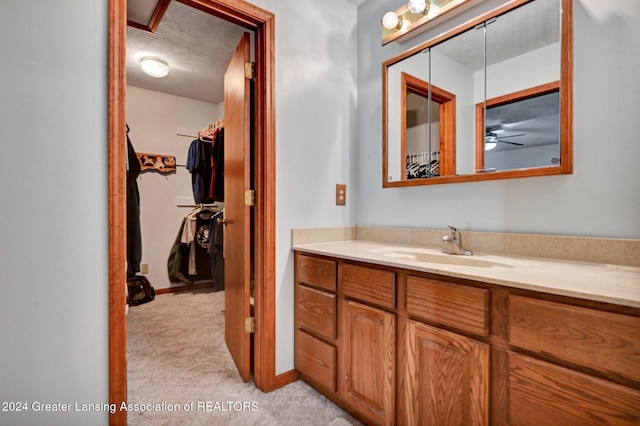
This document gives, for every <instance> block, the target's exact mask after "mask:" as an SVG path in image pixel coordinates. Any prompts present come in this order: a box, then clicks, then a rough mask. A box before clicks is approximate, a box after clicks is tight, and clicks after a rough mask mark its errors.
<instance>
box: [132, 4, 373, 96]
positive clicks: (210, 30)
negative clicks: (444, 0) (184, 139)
mask: <svg viewBox="0 0 640 426" xmlns="http://www.w3.org/2000/svg"><path fill="white" fill-rule="evenodd" d="M320 1H322V0H320ZM345 1H348V2H349V3H352V4H354V5H356V6H358V5H360V4H362V3H364V1H365V0H345ZM159 2H160V0H129V1H128V2H127V19H128V20H129V21H133V22H136V23H138V24H141V25H142V26H148V24H149V22H150V19H151V16H152V14H153V11H154V10H155V8H156V5H157V4H158V3H159ZM244 31H246V30H245V29H244V28H242V27H240V26H238V25H234V24H231V23H229V22H226V21H224V20H222V19H219V18H216V17H214V16H212V15H209V14H207V13H205V12H202V11H199V10H197V9H194V8H192V7H190V6H186V5H184V4H182V3H180V2H179V1H176V0H172V1H171V2H170V4H169V7H168V8H167V10H166V13H165V14H164V16H163V18H162V20H161V21H160V23H159V25H158V26H157V28H156V29H155V31H154V32H153V33H151V32H148V31H144V30H141V29H138V28H135V27H133V26H128V27H127V84H129V85H131V86H136V87H141V88H143V89H148V90H154V91H157V92H163V93H168V94H172V95H176V96H183V97H187V98H192V99H198V100H202V101H206V102H212V103H219V102H222V100H223V77H224V71H225V70H226V68H227V64H228V63H229V61H230V60H231V56H232V55H233V52H234V51H235V48H236V46H237V44H238V42H239V41H240V36H241V34H242V33H243V32H244ZM145 56H156V57H158V58H160V59H163V60H165V61H166V62H168V64H169V67H170V72H169V75H168V76H166V77H164V78H160V79H158V78H153V77H149V76H147V75H146V74H144V73H143V72H142V71H141V70H140V66H139V62H140V59H141V58H143V57H145Z"/></svg>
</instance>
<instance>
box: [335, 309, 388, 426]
mask: <svg viewBox="0 0 640 426" xmlns="http://www.w3.org/2000/svg"><path fill="white" fill-rule="evenodd" d="M341 316H342V321H341V325H342V338H343V346H342V350H343V358H342V365H341V368H342V374H341V377H342V386H341V389H342V390H341V392H342V397H343V398H344V400H345V401H346V402H347V403H349V404H350V405H351V406H352V407H353V408H354V409H356V410H357V411H359V412H360V413H361V414H362V415H364V416H365V417H366V418H367V419H368V420H369V421H370V422H371V423H373V424H376V425H394V424H395V411H396V404H395V402H396V394H395V358H396V353H395V347H396V316H395V314H393V313H390V312H385V311H383V310H381V309H377V308H373V307H370V306H367V305H363V304H361V303H357V302H353V301H350V300H345V301H343V302H342V313H341Z"/></svg>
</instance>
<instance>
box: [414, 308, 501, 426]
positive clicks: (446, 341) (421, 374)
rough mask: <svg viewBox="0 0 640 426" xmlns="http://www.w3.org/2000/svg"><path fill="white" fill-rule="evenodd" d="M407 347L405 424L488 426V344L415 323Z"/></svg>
mask: <svg viewBox="0 0 640 426" xmlns="http://www.w3.org/2000/svg"><path fill="white" fill-rule="evenodd" d="M405 345H406V346H405V351H406V352H405V353H406V360H405V363H404V365H405V373H404V374H405V376H404V377H403V379H404V380H403V382H404V386H405V399H406V400H405V403H404V408H405V416H406V423H407V424H409V425H420V426H422V425H486V424H488V423H489V353H490V348H489V345H487V344H485V343H482V342H477V341H475V340H473V339H470V338H468V337H465V336H461V335H458V334H455V333H451V332H449V331H445V330H441V329H439V328H435V327H431V326H428V325H426V324H423V323H420V322H417V321H414V320H409V321H408V322H407V333H406V342H405Z"/></svg>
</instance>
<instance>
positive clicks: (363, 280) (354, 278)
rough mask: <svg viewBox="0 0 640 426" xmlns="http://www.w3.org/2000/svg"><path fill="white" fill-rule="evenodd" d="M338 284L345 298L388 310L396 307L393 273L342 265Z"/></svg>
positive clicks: (394, 275)
mask: <svg viewBox="0 0 640 426" xmlns="http://www.w3.org/2000/svg"><path fill="white" fill-rule="evenodd" d="M340 284H341V288H342V291H343V294H344V295H345V296H348V297H353V298H355V299H359V300H362V301H363V302H369V303H373V304H375V305H379V306H382V307H385V308H389V309H394V308H395V307H396V274H395V273H393V272H389V271H382V270H378V269H372V268H368V267H364V266H356V265H342V281H341V283H340Z"/></svg>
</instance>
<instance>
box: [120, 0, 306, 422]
mask: <svg viewBox="0 0 640 426" xmlns="http://www.w3.org/2000/svg"><path fill="white" fill-rule="evenodd" d="M176 1H179V2H180V3H183V4H185V5H188V6H191V7H194V8H196V9H198V10H200V11H202V12H206V13H209V14H211V15H214V16H216V17H218V18H221V19H224V20H226V21H229V22H232V23H234V24H236V25H240V26H242V27H244V28H246V29H248V30H250V31H253V33H254V34H255V75H254V84H255V101H256V106H257V108H256V110H255V117H254V119H253V120H252V123H251V124H252V126H253V127H254V128H255V148H254V149H253V156H254V158H255V162H254V164H253V166H252V167H251V174H253V176H255V187H254V188H252V189H253V190H254V191H255V203H254V207H253V214H254V220H255V231H254V232H253V235H252V236H251V240H253V250H254V252H255V262H254V279H255V324H256V326H255V335H254V344H255V349H254V356H255V365H254V381H255V384H256V386H257V387H258V388H260V389H261V390H263V391H265V392H268V391H270V390H273V389H276V388H278V387H281V386H283V385H284V384H286V383H288V382H290V381H292V380H294V379H295V377H294V376H293V375H291V374H285V375H283V376H284V377H282V376H280V377H276V375H275V350H274V348H275V344H274V343H275V276H274V270H275V267H274V265H275V247H274V244H273V241H274V236H275V215H274V210H275V193H274V191H275V123H274V111H275V108H274V100H273V67H274V58H273V43H274V16H273V15H272V14H271V13H269V12H267V11H264V10H262V9H260V8H257V7H255V6H253V5H251V4H249V3H246V2H234V3H233V5H231V4H229V2H227V1H224V0H220V1H217V0H210V1H204V0H176ZM161 2H164V3H168V1H165V0H161ZM126 14H127V5H126V0H110V2H109V87H108V94H109V109H108V111H109V119H108V131H109V401H110V402H111V403H115V404H117V406H119V405H120V404H121V403H122V402H123V401H126V400H127V377H126V371H127V367H126V316H125V303H124V300H125V285H126V269H125V268H123V265H124V264H125V261H126V217H125V204H126V190H125V188H126V168H125V164H126V162H125V158H126V139H125V137H126V136H125V135H126V133H125V131H124V129H125V128H126V112H125V107H124V105H125V100H126V78H125V75H126V74H125V52H126ZM110 424H126V412H116V413H114V414H111V415H110Z"/></svg>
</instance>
